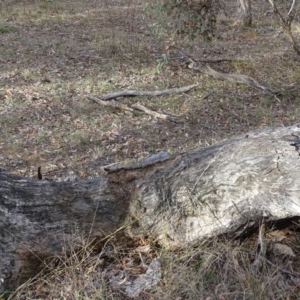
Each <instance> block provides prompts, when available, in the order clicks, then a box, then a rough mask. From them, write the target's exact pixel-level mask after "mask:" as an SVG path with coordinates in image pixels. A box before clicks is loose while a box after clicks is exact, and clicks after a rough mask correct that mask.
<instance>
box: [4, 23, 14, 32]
mask: <svg viewBox="0 0 300 300" xmlns="http://www.w3.org/2000/svg"><path fill="white" fill-rule="evenodd" d="M14 31H16V28H15V27H13V26H10V25H6V24H3V25H0V33H10V32H14Z"/></svg>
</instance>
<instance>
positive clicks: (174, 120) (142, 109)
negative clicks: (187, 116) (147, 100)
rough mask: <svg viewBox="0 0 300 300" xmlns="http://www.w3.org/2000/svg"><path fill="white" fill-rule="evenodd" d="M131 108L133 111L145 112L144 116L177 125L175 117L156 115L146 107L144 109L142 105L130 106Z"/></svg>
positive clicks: (156, 113)
mask: <svg viewBox="0 0 300 300" xmlns="http://www.w3.org/2000/svg"><path fill="white" fill-rule="evenodd" d="M131 107H132V108H134V109H138V110H141V111H143V112H145V113H146V114H148V115H150V116H153V117H156V118H159V119H164V120H169V121H171V122H174V123H179V122H178V120H177V119H176V118H175V117H173V116H170V115H165V114H161V113H158V112H156V111H153V110H150V109H148V108H147V107H145V106H144V105H142V104H140V103H137V104H132V105H131Z"/></svg>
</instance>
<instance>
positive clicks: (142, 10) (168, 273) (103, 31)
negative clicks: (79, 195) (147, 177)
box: [0, 0, 300, 300]
mask: <svg viewBox="0 0 300 300" xmlns="http://www.w3.org/2000/svg"><path fill="white" fill-rule="evenodd" d="M149 3H150V4H149ZM149 3H148V4H147V3H146V1H142V0H127V1H123V0H118V1H108V0H105V1H93V0H84V1H76V0H74V1H67V0H66V1H58V0H53V1H46V0H40V1H38V0H34V1H24V0H23V1H19V0H6V1H2V2H1V3H0V20H1V21H0V46H1V56H0V70H1V71H0V128H1V130H0V160H1V167H2V168H5V169H7V170H8V171H10V172H14V173H18V174H21V175H25V176H33V177H34V176H36V171H37V167H38V166H39V165H42V167H43V171H44V173H45V175H46V177H52V178H55V177H60V176H62V175H63V174H64V173H66V171H69V170H70V169H72V170H74V171H75V172H76V173H77V175H78V176H79V177H81V178H87V177H93V176H98V175H99V174H100V173H102V172H103V166H105V165H107V164H110V163H114V162H117V161H121V160H125V159H139V158H143V157H145V156H147V155H149V154H150V153H155V152H158V151H161V150H165V151H169V152H180V151H185V150H187V149H191V148H196V147H199V146H206V145H208V144H211V143H214V142H216V141H218V140H221V139H224V138H229V137H231V136H233V135H236V134H240V133H243V132H247V131H248V130H252V129H256V128H261V127H264V126H282V125H290V124H294V123H296V122H298V121H299V117H298V116H299V113H300V108H299V107H300V106H299V101H300V98H299V96H298V93H286V94H283V95H281V96H280V101H278V99H275V98H274V97H270V96H268V95H263V94H259V93H257V91H254V90H253V89H252V88H250V87H247V86H243V85H238V84H234V83H228V82H221V81H218V80H215V79H212V78H209V77H207V76H203V75H201V74H196V73H193V72H192V71H191V70H188V69H186V68H185V66H184V64H183V63H184V62H185V60H186V58H187V57H188V56H189V55H192V56H193V57H194V58H195V59H203V58H208V59H217V58H231V59H232V61H231V62H224V63H220V64H218V65H216V66H214V67H215V68H217V69H221V70H223V71H229V72H235V73H239V74H246V75H248V76H252V77H254V78H256V79H257V80H258V81H259V82H261V83H263V84H264V85H267V86H270V87H272V88H274V89H277V88H280V87H281V86H283V85H291V84H297V83H298V82H299V79H300V75H299V74H300V73H299V67H300V61H299V58H298V57H297V56H296V54H295V53H294V52H293V50H292V48H291V46H290V44H289V43H288V42H287V39H286V37H285V36H284V34H283V32H282V31H281V29H280V26H279V22H278V20H277V19H276V18H275V17H273V16H272V15H268V17H267V18H266V17H265V16H266V15H265V14H268V10H269V9H270V8H269V6H268V3H265V2H262V1H261V2H260V1H258V2H255V3H254V4H253V5H254V16H255V21H254V26H253V28H251V29H244V30H242V29H240V28H238V27H237V26H235V25H234V18H235V15H234V12H235V7H234V5H235V3H236V1H228V6H227V13H228V15H227V16H226V17H224V16H223V17H222V22H219V31H218V36H217V38H216V40H214V41H213V42H212V43H211V44H210V45H205V44H204V43H202V42H201V41H199V40H197V41H195V42H193V43H189V44H187V43H183V42H180V41H179V40H177V41H176V42H175V40H174V39H173V37H172V36H171V35H170V34H168V33H167V32H166V30H163V28H162V25H160V24H162V23H159V21H160V20H158V19H156V15H155V14H154V12H153V10H152V9H153V8H155V6H154V5H153V3H154V2H149ZM155 12H156V13H159V12H160V11H159V8H157V7H156V8H155ZM169 25H170V24H169ZM295 34H296V37H297V27H295ZM173 42H175V43H174V44H172V43H173ZM170 45H172V46H171V47H170ZM195 82H200V83H201V85H200V86H199V88H197V90H194V91H192V92H190V93H188V94H183V95H172V96H164V97H159V98H142V97H136V98H131V99H124V100H123V101H124V102H125V103H129V102H130V103H132V102H138V101H139V102H142V103H143V104H144V105H145V106H147V107H149V108H152V109H154V110H156V111H159V112H163V113H171V114H173V115H178V116H180V117H181V119H182V120H183V122H182V123H181V124H176V125H175V124H173V123H169V122H167V121H162V120H157V119H155V118H152V117H149V116H147V115H144V114H142V113H134V114H131V113H130V114H128V113H125V112H123V111H117V110H114V109H110V108H106V107H100V106H98V105H97V104H95V103H93V102H91V101H90V100H88V99H87V97H86V95H87V94H89V93H92V94H95V95H98V96H99V97H101V95H104V94H106V93H109V92H113V91H120V90H123V89H148V90H152V89H165V88H169V87H179V86H183V85H187V84H192V83H195ZM254 239H255V237H254ZM297 241H298V240H297ZM149 243H150V245H151V248H152V255H153V257H155V256H158V257H160V258H161V260H162V263H163V271H164V277H163V280H162V282H161V284H160V285H159V286H158V287H156V288H155V289H153V290H152V291H149V292H147V293H146V292H145V293H144V294H143V295H141V297H140V299H176V300H183V299H206V300H208V299H219V300H222V299H226V300H227V299H253V300H254V299H299V297H300V296H299V291H298V285H299V283H297V280H298V279H297V278H296V279H297V280H296V279H295V277H297V276H296V275H295V276H294V278H292V277H293V276H290V277H289V275H287V274H285V273H284V272H281V271H280V270H279V269H278V267H274V265H271V264H269V265H267V267H266V269H265V270H264V272H262V273H261V274H254V273H253V272H252V269H251V261H252V260H253V255H254V254H253V251H254V249H255V246H253V241H252V244H251V243H250V242H249V243H242V245H241V244H239V243H237V242H234V243H233V242H228V241H227V242H226V243H225V242H224V241H213V242H210V243H207V244H205V245H199V247H195V248H193V249H187V250H185V251H182V252H170V251H167V250H164V249H160V248H157V247H156V246H155V245H153V244H152V242H151V241H150V242H149ZM86 245H88V243H87V244H86ZM295 245H296V248H297V247H298V246H297V243H296V242H295ZM135 246H136V245H135ZM135 246H132V248H130V247H129V248H128V247H127V248H124V247H125V246H124V245H117V244H116V249H117V250H116V253H115V257H108V256H107V255H102V254H101V251H102V250H103V249H102V250H101V251H100V254H99V253H94V252H90V251H91V250H90V248H89V247H87V246H84V247H83V248H82V249H83V250H82V251H81V252H80V255H78V252H77V250H78V249H77V248H76V251H75V250H74V253H67V254H66V255H65V257H62V258H60V259H59V261H56V262H57V264H56V265H55V266H53V263H51V264H50V265H49V266H50V269H49V268H47V272H46V273H44V274H43V275H40V277H39V278H37V279H35V280H34V281H32V282H31V283H28V284H25V285H24V286H22V288H20V289H19V290H18V291H16V293H14V294H13V296H11V299H125V296H124V295H123V294H122V293H121V292H118V291H114V290H111V288H110V287H109V285H107V280H105V278H104V277H102V276H101V274H102V273H101V272H104V271H105V270H106V269H107V268H108V267H109V266H110V265H115V264H117V263H121V261H122V259H123V258H124V257H127V256H130V255H131V252H132V249H133V248H134V247H135ZM74 249H75V248H74ZM93 251H94V250H93ZM95 255H96V256H95ZM91 257H96V261H91ZM134 260H135V264H137V265H138V264H139V263H140V261H139V258H136V257H134ZM287 261H288V262H289V261H293V260H292V259H290V260H287ZM293 263H295V264H296V262H294V261H293ZM296 265H297V264H296ZM296 265H295V269H294V270H295V271H296V270H297V268H296V267H297V266H296ZM289 269H292V267H291V266H290V267H289Z"/></svg>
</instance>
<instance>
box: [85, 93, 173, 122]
mask: <svg viewBox="0 0 300 300" xmlns="http://www.w3.org/2000/svg"><path fill="white" fill-rule="evenodd" d="M88 98H89V99H91V100H93V101H94V102H96V103H98V104H101V105H104V106H110V107H114V108H119V109H122V110H128V111H130V112H133V111H134V109H137V110H141V111H143V112H145V113H146V114H148V115H150V116H154V117H156V118H159V119H163V120H168V121H171V122H174V123H179V121H178V120H177V119H176V117H174V116H171V115H165V114H161V113H158V112H155V111H153V110H150V109H148V108H146V107H145V106H143V105H141V104H139V103H137V104H132V105H130V106H128V105H125V104H122V103H119V102H116V101H114V100H111V101H109V102H108V101H103V100H101V99H99V98H97V97H95V96H92V95H89V96H88Z"/></svg>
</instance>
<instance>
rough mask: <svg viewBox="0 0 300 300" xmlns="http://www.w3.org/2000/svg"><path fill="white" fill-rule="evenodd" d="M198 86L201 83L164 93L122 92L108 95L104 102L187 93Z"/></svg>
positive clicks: (164, 91)
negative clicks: (116, 99) (119, 98)
mask: <svg viewBox="0 0 300 300" xmlns="http://www.w3.org/2000/svg"><path fill="white" fill-rule="evenodd" d="M198 85H199V83H196V84H192V85H187V86H183V87H181V88H172V89H167V90H162V91H134V90H129V91H122V92H115V93H110V94H107V95H106V96H104V97H103V100H104V101H108V100H111V99H115V98H118V97H122V96H124V97H134V96H151V97H153V96H161V95H170V94H179V93H186V92H188V91H189V90H191V89H193V88H195V87H196V86H198Z"/></svg>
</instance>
